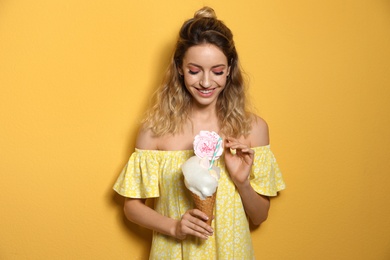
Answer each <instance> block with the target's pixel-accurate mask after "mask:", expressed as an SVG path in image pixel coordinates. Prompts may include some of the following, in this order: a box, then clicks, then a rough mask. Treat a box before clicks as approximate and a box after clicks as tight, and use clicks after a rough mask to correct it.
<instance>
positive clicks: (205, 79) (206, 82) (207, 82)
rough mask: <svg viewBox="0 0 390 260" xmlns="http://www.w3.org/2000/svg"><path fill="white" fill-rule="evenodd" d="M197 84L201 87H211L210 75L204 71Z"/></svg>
mask: <svg viewBox="0 0 390 260" xmlns="http://www.w3.org/2000/svg"><path fill="white" fill-rule="evenodd" d="M199 84H200V86H201V87H202V88H209V87H211V80H210V77H209V76H208V75H207V74H206V73H205V74H204V75H203V78H202V79H201V80H200V81H199Z"/></svg>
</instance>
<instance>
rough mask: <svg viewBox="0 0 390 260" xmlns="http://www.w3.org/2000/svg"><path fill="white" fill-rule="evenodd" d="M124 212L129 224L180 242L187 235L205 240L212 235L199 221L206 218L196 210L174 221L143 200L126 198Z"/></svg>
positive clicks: (206, 226)
mask: <svg viewBox="0 0 390 260" xmlns="http://www.w3.org/2000/svg"><path fill="white" fill-rule="evenodd" d="M124 212H125V216H126V218H127V219H128V220H130V221H131V222H134V223H136V224H138V225H140V226H143V227H145V228H148V229H151V230H154V231H157V232H159V233H162V234H165V235H169V236H172V237H175V238H177V239H180V240H182V239H185V238H186V237H187V235H193V236H197V237H199V238H202V239H207V238H208V237H209V236H211V235H212V234H213V230H212V229H211V227H210V226H208V225H207V224H206V223H205V222H204V221H202V220H201V219H205V218H207V216H206V215H205V214H204V213H203V212H201V211H199V210H197V209H192V210H189V211H187V212H186V213H185V214H184V215H183V217H182V218H181V219H180V220H175V219H172V218H169V217H166V216H163V215H161V214H160V213H158V212H156V211H155V210H154V209H152V208H150V207H148V206H147V205H145V200H144V199H130V198H126V200H125V205H124ZM205 220H206V219H205Z"/></svg>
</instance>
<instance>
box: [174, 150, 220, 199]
mask: <svg viewBox="0 0 390 260" xmlns="http://www.w3.org/2000/svg"><path fill="white" fill-rule="evenodd" d="M209 165H210V164H209V161H208V159H207V158H203V159H200V158H199V157H197V156H192V157H191V158H189V159H188V160H187V161H186V162H185V163H184V164H183V165H182V167H181V168H182V171H183V174H184V184H185V185H186V187H187V188H188V189H189V190H190V191H191V192H193V193H195V194H196V195H198V196H199V197H200V198H201V199H206V197H209V196H211V195H213V194H214V192H215V191H216V190H217V187H218V179H219V177H220V173H219V172H220V169H219V168H218V167H214V166H213V168H212V169H211V170H209V169H208V168H209ZM210 171H211V172H210Z"/></svg>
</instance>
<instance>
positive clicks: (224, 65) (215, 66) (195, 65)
mask: <svg viewBox="0 0 390 260" xmlns="http://www.w3.org/2000/svg"><path fill="white" fill-rule="evenodd" d="M187 66H194V67H198V68H203V67H202V66H200V65H198V64H195V63H188V64H187ZM219 67H226V64H217V65H214V66H212V67H211V68H212V69H215V68H219Z"/></svg>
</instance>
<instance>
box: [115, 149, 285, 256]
mask: <svg viewBox="0 0 390 260" xmlns="http://www.w3.org/2000/svg"><path fill="white" fill-rule="evenodd" d="M252 149H253V150H254V151H255V160H254V164H253V167H252V172H251V175H250V182H251V185H252V187H253V188H254V189H255V190H256V192H257V193H259V194H262V195H265V196H276V195H277V192H278V191H280V190H283V189H284V188H285V184H284V181H283V178H282V175H281V172H280V170H279V167H278V165H277V163H276V160H275V157H274V155H273V153H272V152H271V150H270V146H269V145H267V146H261V147H255V148H252ZM193 155H194V152H193V151H192V150H185V151H157V150H140V149H135V152H134V153H133V154H132V155H131V157H130V159H129V161H128V163H127V164H126V166H125V167H124V169H123V171H122V172H121V174H120V175H119V177H118V179H117V181H116V183H115V185H114V190H115V191H116V192H118V193H119V194H120V195H122V196H124V197H130V198H155V202H154V205H155V210H156V211H157V212H159V213H160V214H162V215H164V216H168V217H170V218H173V219H180V218H181V216H182V215H183V214H184V213H185V212H186V211H187V210H188V209H191V208H193V207H194V205H193V202H192V198H191V195H190V193H189V191H188V190H187V189H186V187H185V186H184V179H183V174H182V172H181V165H182V164H183V163H184V162H185V161H186V160H187V159H188V158H190V157H191V156H193ZM216 166H218V167H220V168H221V178H220V180H219V185H218V190H217V196H216V206H215V209H214V216H215V218H214V220H213V222H212V227H213V229H214V235H213V236H211V237H209V239H207V240H205V241H203V240H201V239H197V238H195V237H192V236H188V237H187V238H186V239H185V240H183V241H179V240H177V239H175V238H173V237H170V236H166V235H163V234H160V233H157V232H154V233H153V241H152V248H151V252H150V259H159V260H160V259H163V260H164V259H197V260H198V259H208V260H209V259H253V258H254V253H253V247H252V241H251V236H250V230H249V224H248V220H247V218H246V215H245V211H244V208H243V205H242V202H241V197H240V195H239V193H238V192H237V190H236V188H235V186H234V184H233V182H232V181H231V179H230V177H229V174H228V173H227V172H226V169H225V167H224V158H223V156H221V158H220V159H219V160H218V161H216Z"/></svg>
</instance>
